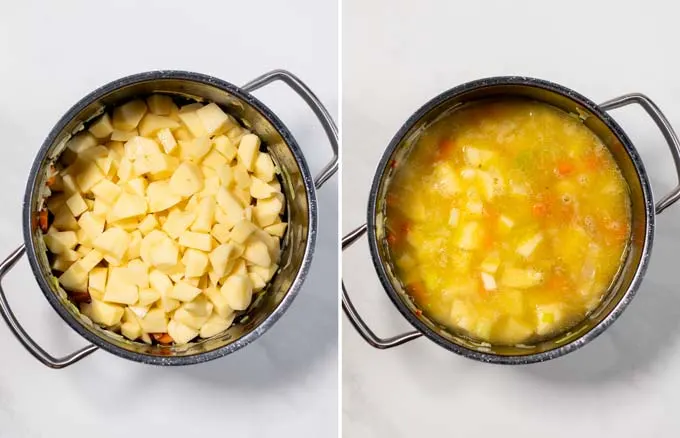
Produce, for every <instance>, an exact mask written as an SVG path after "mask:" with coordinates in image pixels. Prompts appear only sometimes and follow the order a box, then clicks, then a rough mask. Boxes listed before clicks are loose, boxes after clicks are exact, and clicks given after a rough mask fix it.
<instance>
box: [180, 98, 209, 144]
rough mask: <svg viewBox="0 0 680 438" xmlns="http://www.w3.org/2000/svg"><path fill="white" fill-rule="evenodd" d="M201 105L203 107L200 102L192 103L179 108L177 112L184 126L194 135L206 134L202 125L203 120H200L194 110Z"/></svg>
mask: <svg viewBox="0 0 680 438" xmlns="http://www.w3.org/2000/svg"><path fill="white" fill-rule="evenodd" d="M201 107H203V105H201V104H200V103H192V104H190V105H186V106H183V107H182V108H180V110H179V114H178V116H179V118H180V120H181V121H182V123H183V124H184V126H186V127H187V129H188V130H189V131H190V132H191V134H192V135H193V136H194V137H200V136H202V135H206V130H205V126H203V122H201V119H200V118H199V117H198V114H196V110H197V109H199V108H201Z"/></svg>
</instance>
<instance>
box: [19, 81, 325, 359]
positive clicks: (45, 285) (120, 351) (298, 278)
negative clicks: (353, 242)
mask: <svg viewBox="0 0 680 438" xmlns="http://www.w3.org/2000/svg"><path fill="white" fill-rule="evenodd" d="M164 79H173V80H183V81H187V82H195V83H200V84H205V85H210V86H213V87H215V88H218V89H221V90H222V91H226V92H228V93H230V94H232V95H234V96H236V97H238V98H240V99H242V100H243V101H245V102H247V103H248V104H249V105H251V106H252V107H253V108H254V109H256V110H257V111H258V112H259V113H260V114H261V115H262V116H263V117H264V118H265V119H267V121H269V123H271V124H272V126H274V128H275V129H276V130H277V132H278V133H279V134H280V135H281V137H282V138H283V140H284V141H285V143H286V145H287V146H288V148H289V149H290V150H291V152H292V154H293V156H294V157H295V161H296V163H297V165H298V167H299V169H300V173H301V175H302V180H303V182H304V187H305V191H306V196H307V205H308V221H309V227H308V231H307V245H306V248H305V253H304V255H303V257H302V262H301V265H300V268H299V269H298V271H297V273H296V275H295V278H294V279H293V281H292V282H291V285H290V287H289V289H288V293H286V295H285V296H284V297H283V298H282V300H281V302H280V303H279V304H278V306H277V307H276V308H275V309H274V310H273V312H272V313H271V314H270V315H269V316H267V317H266V318H265V319H264V320H263V321H262V322H261V323H260V324H259V325H258V326H257V327H255V328H253V329H252V330H251V331H250V332H249V333H247V334H246V335H244V336H241V337H240V338H238V339H237V340H235V341H234V342H232V343H230V344H227V345H225V346H222V347H220V348H216V349H214V350H210V351H204V352H200V353H196V354H192V355H188V356H156V355H149V354H143V353H137V352H133V351H129V350H126V349H124V348H121V347H119V346H117V345H114V344H112V343H111V342H109V341H107V340H106V339H105V338H103V337H100V336H97V335H96V334H94V333H93V332H91V331H90V330H88V329H86V328H85V326H84V325H83V324H82V323H81V322H80V321H79V320H78V319H77V318H75V317H73V315H71V313H70V312H69V311H68V310H67V309H66V308H65V307H64V306H63V305H62V303H61V302H60V300H59V298H58V297H57V295H56V294H55V293H53V292H52V290H51V288H50V286H49V282H48V279H47V278H46V277H45V276H44V275H43V274H42V272H41V270H40V266H39V264H38V259H37V253H36V248H35V247H34V246H33V243H32V236H31V222H32V214H31V205H33V202H32V201H33V196H32V193H33V187H34V186H35V184H36V182H37V179H38V177H39V172H40V169H41V167H42V164H43V162H44V161H45V159H46V158H47V152H48V149H49V148H50V146H51V145H52V144H53V143H54V141H55V140H56V139H57V137H58V136H59V134H60V133H61V132H62V131H63V129H64V128H65V126H66V125H67V124H68V123H69V122H70V121H71V120H73V119H74V118H76V117H77V116H78V115H79V114H80V113H81V112H82V111H83V109H85V108H86V107H87V106H89V105H90V104H91V103H92V102H94V101H97V100H99V99H100V98H102V97H104V96H106V95H107V94H109V93H111V92H114V91H116V90H118V89H120V88H123V87H126V86H129V85H134V84H137V83H142V82H149V81H156V80H164ZM22 210H23V213H22V216H23V220H22V226H23V235H24V243H25V246H26V254H27V256H28V261H29V264H30V266H31V270H32V271H33V275H34V276H35V277H36V280H37V282H38V285H39V286H40V290H41V291H42V292H43V294H44V295H45V298H47V301H48V302H49V303H50V305H51V306H52V307H53V308H54V310H55V311H56V312H57V313H58V314H59V316H61V318H62V319H63V320H64V321H65V322H66V323H67V324H68V325H69V326H70V327H71V328H72V329H73V330H75V331H76V332H77V333H78V334H80V335H81V336H82V337H84V338H85V339H87V340H88V341H90V342H92V343H93V344H95V345H96V346H98V347H101V348H102V349H104V350H106V351H108V352H109V353H112V354H114V355H116V356H119V357H122V358H124V359H130V360H133V361H136V362H141V363H145V364H151V365H166V366H167V365H169V366H175V365H193V364H197V363H202V362H207V361H210V360H213V359H217V358H219V357H222V356H225V355H227V354H230V353H233V352H235V351H237V350H240V349H241V348H243V347H245V346H247V345H248V344H250V343H251V342H253V341H255V340H256V339H257V338H259V337H260V336H262V334H263V333H264V332H266V331H267V330H268V329H269V328H271V326H272V325H274V323H276V321H278V320H279V318H281V316H282V315H283V313H284V312H285V311H286V310H287V309H288V307H290V305H291V303H292V302H293V300H294V299H295V297H296V296H297V294H298V293H299V291H300V288H301V286H302V283H303V282H304V280H305V279H306V277H307V274H308V272H309V268H310V265H311V259H312V257H313V254H314V248H315V243H316V233H317V217H318V213H317V199H316V188H315V187H314V182H313V177H312V175H311V173H310V171H309V168H308V166H307V162H306V161H305V159H304V155H303V153H302V151H301V149H300V147H299V145H298V143H297V141H296V140H295V138H294V137H293V135H292V134H291V132H290V131H289V130H288V128H287V127H286V126H285V125H284V124H283V122H282V121H281V120H280V119H279V118H278V117H277V116H276V115H275V114H274V113H273V112H272V111H271V110H270V109H269V108H268V107H267V106H266V105H265V104H264V103H262V102H261V101H260V100H258V99H257V98H255V97H254V96H253V95H252V94H250V93H249V92H247V91H246V90H244V89H243V88H241V87H239V86H237V85H234V84H232V83H230V82H227V81H224V80H222V79H218V78H216V77H213V76H209V75H206V74H202V73H195V72H190V71H184V70H154V71H147V72H142V73H137V74H133V75H129V76H125V77H122V78H119V79H116V80H114V81H111V82H109V83H107V84H105V85H103V86H101V87H99V88H97V89H95V90H94V91H92V92H90V93H89V94H87V95H86V96H85V97H83V98H81V99H80V100H78V102H77V103H76V104H74V105H73V106H72V107H71V108H70V109H69V110H68V111H67V112H66V113H65V114H64V115H63V116H62V117H61V118H60V119H59V121H58V122H57V123H56V124H55V126H54V127H53V128H52V130H51V131H50V133H49V134H48V136H47V138H46V139H45V140H44V142H43V143H42V145H41V147H40V149H39V150H38V152H37V153H36V157H35V159H34V161H33V164H32V165H31V170H30V173H29V177H28V181H27V183H26V192H25V194H24V201H23V206H22Z"/></svg>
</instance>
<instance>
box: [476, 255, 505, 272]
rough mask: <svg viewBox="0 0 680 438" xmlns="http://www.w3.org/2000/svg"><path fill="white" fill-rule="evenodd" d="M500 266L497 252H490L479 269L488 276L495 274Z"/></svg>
mask: <svg viewBox="0 0 680 438" xmlns="http://www.w3.org/2000/svg"><path fill="white" fill-rule="evenodd" d="M500 264H501V257H500V255H499V254H498V252H492V253H491V254H489V255H487V256H486V257H485V258H484V260H483V261H482V264H481V265H480V269H481V270H482V271H484V272H488V273H489V274H495V273H496V271H497V270H498V267H499V266H500Z"/></svg>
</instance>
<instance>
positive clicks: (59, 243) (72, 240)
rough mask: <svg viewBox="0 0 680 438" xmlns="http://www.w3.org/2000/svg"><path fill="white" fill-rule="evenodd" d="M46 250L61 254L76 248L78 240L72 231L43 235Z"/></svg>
mask: <svg viewBox="0 0 680 438" xmlns="http://www.w3.org/2000/svg"><path fill="white" fill-rule="evenodd" d="M45 244H47V248H48V249H49V250H50V251H52V252H53V253H55V254H63V253H65V252H66V251H68V250H71V249H73V248H75V247H76V245H77V244H78V238H77V236H76V233H75V232H74V231H58V232H55V233H49V234H46V235H45Z"/></svg>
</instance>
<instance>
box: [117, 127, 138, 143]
mask: <svg viewBox="0 0 680 438" xmlns="http://www.w3.org/2000/svg"><path fill="white" fill-rule="evenodd" d="M138 135H139V133H138V132H137V130H136V129H133V130H130V131H125V130H120V129H115V127H114V130H113V132H112V133H111V140H113V141H128V140H130V139H131V138H133V137H136V136H138Z"/></svg>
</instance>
